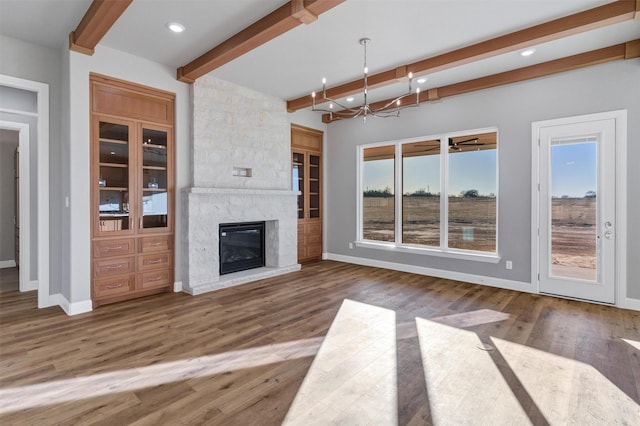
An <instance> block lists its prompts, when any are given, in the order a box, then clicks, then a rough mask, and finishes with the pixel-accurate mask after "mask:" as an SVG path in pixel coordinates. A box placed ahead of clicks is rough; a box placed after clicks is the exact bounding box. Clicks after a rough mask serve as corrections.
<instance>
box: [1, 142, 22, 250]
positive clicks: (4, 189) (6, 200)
mask: <svg viewBox="0 0 640 426" xmlns="http://www.w3.org/2000/svg"><path fill="white" fill-rule="evenodd" d="M12 133H14V134H16V136H15V138H14V139H16V140H17V139H18V136H17V133H18V132H12ZM0 135H4V132H0ZM17 147H18V143H17V142H13V141H10V140H9V138H7V139H6V140H5V139H3V137H2V136H0V200H1V202H0V261H7V260H15V261H18V259H16V255H15V254H16V251H15V244H14V241H15V236H16V233H15V223H14V218H15V213H16V212H15V208H16V204H15V195H16V191H15V181H14V169H15V167H14V165H13V153H14V152H15V150H16V148H17Z"/></svg>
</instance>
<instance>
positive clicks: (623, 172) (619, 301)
mask: <svg viewBox="0 0 640 426" xmlns="http://www.w3.org/2000/svg"><path fill="white" fill-rule="evenodd" d="M610 119H614V120H615V147H616V155H615V157H616V160H615V163H616V171H615V186H616V206H615V208H616V218H615V220H616V221H615V223H616V246H615V251H616V264H615V269H616V272H615V290H616V291H615V292H616V294H615V305H616V306H618V307H621V308H624V307H626V306H625V302H626V298H627V207H626V206H627V203H626V201H627V200H626V199H627V110H618V111H609V112H602V113H595V114H587V115H580V116H575V117H565V118H558V119H554V120H545V121H537V122H534V123H532V124H531V158H532V163H531V176H532V179H531V282H532V283H533V284H534V287H535V290H536V292H537V293H540V259H539V253H540V243H539V235H538V234H539V224H540V217H539V212H540V201H539V196H538V195H539V192H538V191H539V184H538V182H539V181H540V175H539V174H540V155H539V143H540V138H539V135H540V129H541V128H542V127H549V126H561V125H568V124H575V123H583V122H587V121H598V120H610Z"/></svg>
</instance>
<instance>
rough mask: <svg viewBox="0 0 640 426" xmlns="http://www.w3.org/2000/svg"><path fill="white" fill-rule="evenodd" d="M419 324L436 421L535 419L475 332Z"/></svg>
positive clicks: (480, 422) (521, 422) (506, 422)
mask: <svg viewBox="0 0 640 426" xmlns="http://www.w3.org/2000/svg"><path fill="white" fill-rule="evenodd" d="M416 327H417V329H418V339H419V342H420V352H421V354H422V363H423V368H424V374H425V381H426V384H427V393H428V395H429V406H430V408H431V417H432V419H433V423H434V424H436V425H460V424H478V425H497V424H503V425H526V424H531V421H530V420H529V418H528V416H527V414H526V413H525V411H524V410H523V408H522V406H521V405H520V402H519V401H518V400H517V399H516V397H515V396H514V394H513V392H511V388H510V387H509V385H508V384H507V382H506V381H505V379H504V378H503V376H502V374H501V373H500V371H499V370H498V367H497V366H496V364H495V363H494V361H493V359H492V358H491V354H490V353H489V352H487V351H484V350H481V349H479V348H478V347H479V346H480V345H481V344H482V342H481V340H480V338H479V337H478V335H477V334H476V333H474V332H471V331H466V330H462V329H459V328H455V327H452V326H449V325H446V324H440V323H437V322H433V321H429V320H425V319H422V318H416Z"/></svg>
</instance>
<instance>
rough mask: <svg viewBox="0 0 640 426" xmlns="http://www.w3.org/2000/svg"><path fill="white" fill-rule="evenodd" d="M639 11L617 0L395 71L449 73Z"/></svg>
mask: <svg viewBox="0 0 640 426" xmlns="http://www.w3.org/2000/svg"><path fill="white" fill-rule="evenodd" d="M639 7H640V0H617V1H614V2H612V3H607V4H605V5H602V6H599V7H596V8H593V9H589V10H585V11H583V12H578V13H575V14H573V15H569V16H565V17H563V18H559V19H555V20H553V21H549V22H545V23H542V24H539V25H535V26H533V27H529V28H525V29H523V30H520V31H516V32H513V33H510V34H505V35H503V36H499V37H495V38H493V39H490V40H486V41H483V42H480V43H476V44H473V45H471V46H467V47H463V48H461V49H457V50H454V51H451V52H447V53H443V54H441V55H437V56H433V57H430V58H426V59H423V60H420V61H418V62H414V63H412V64H408V65H401V66H399V67H396V69H399V68H401V67H404V68H405V70H406V72H407V74H408V73H409V72H412V73H413V75H414V77H416V76H419V75H425V74H429V73H434V72H437V71H443V70H447V69H451V68H453V67H457V66H460V65H464V64H468V63H471V62H474V61H478V60H481V59H487V58H491V57H494V56H497V55H501V54H503V53H508V52H512V51H516V50H519V49H523V48H526V47H531V46H534V45H537V44H540V43H546V42H549V41H553V40H557V39H560V38H563V37H567V36H570V35H574V34H578V33H581V32H584V31H589V30H593V29H596V28H601V27H605V26H607V25H612V24H617V23H619V22H624V21H628V20H632V19H634V18H636V16H637V15H638V14H639ZM390 72H391V71H383V72H381V73H378V74H374V75H371V76H369V89H375V88H376V87H382V86H386V85H389V84H393V83H395V82H396V81H398V78H397V76H396V75H395V74H393V77H390V74H389V73H390ZM356 88H358V89H356ZM361 91H362V80H356V81H351V82H349V83H345V84H342V85H340V86H336V87H333V88H329V89H327V95H328V96H329V97H331V98H333V99H339V98H343V97H345V96H350V95H353V94H355V93H358V92H361ZM320 101H321V99H319V98H316V103H317V104H319V103H320ZM311 105H312V100H311V95H310V94H309V95H305V96H302V97H300V98H297V99H292V100H290V101H288V102H287V110H288V111H289V112H294V111H297V110H299V109H303V108H308V107H310V106H311Z"/></svg>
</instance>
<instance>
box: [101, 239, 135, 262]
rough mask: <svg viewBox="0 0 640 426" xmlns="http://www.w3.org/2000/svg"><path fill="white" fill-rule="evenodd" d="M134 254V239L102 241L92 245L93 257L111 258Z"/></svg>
mask: <svg viewBox="0 0 640 426" xmlns="http://www.w3.org/2000/svg"><path fill="white" fill-rule="evenodd" d="M135 252H136V244H135V239H133V238H126V239H121V240H103V241H96V242H94V243H93V257H94V258H98V257H111V256H124V255H127V254H134V253H135Z"/></svg>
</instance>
